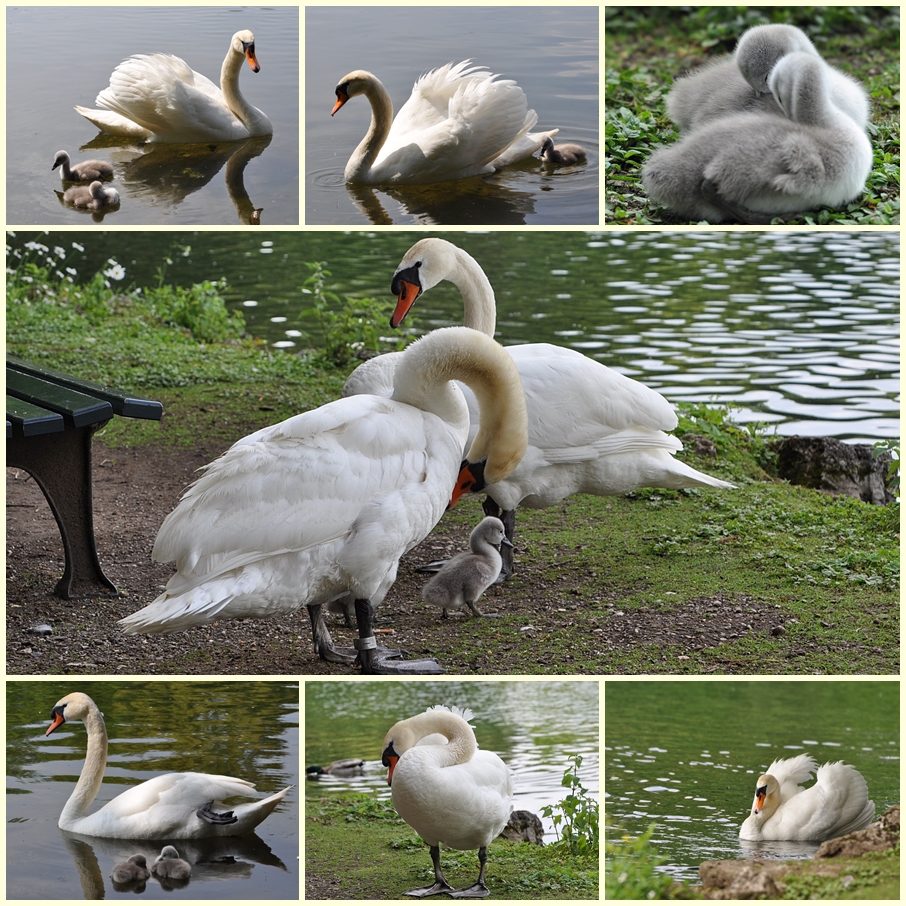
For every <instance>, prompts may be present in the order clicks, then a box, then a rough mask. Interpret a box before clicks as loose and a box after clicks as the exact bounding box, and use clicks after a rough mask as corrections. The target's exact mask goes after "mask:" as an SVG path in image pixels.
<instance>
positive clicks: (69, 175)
mask: <svg viewBox="0 0 906 906" xmlns="http://www.w3.org/2000/svg"><path fill="white" fill-rule="evenodd" d="M57 167H60V178H61V179H62V180H63V182H87V181H88V180H93V179H112V178H113V167H112V166H111V165H110V164H108V163H107V161H105V160H83V161H82V162H81V163H79V164H72V165H71V166H70V162H69V155H68V154H67V153H66V152H65V151H57V153H56V154H55V155H54V159H53V166H52V167H51V168H50V169H51V170H56V169H57Z"/></svg>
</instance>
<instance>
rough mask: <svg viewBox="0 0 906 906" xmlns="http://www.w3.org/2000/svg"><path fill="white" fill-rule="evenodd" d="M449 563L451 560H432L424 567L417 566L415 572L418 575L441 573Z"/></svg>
mask: <svg viewBox="0 0 906 906" xmlns="http://www.w3.org/2000/svg"><path fill="white" fill-rule="evenodd" d="M449 562H450V561H449V560H432V561H431V562H430V563H426V564H425V565H424V566H416V567H415V571H416V572H417V573H439V572H440V571H441V570H442V569H443V568H444V566H446V564H447V563H449Z"/></svg>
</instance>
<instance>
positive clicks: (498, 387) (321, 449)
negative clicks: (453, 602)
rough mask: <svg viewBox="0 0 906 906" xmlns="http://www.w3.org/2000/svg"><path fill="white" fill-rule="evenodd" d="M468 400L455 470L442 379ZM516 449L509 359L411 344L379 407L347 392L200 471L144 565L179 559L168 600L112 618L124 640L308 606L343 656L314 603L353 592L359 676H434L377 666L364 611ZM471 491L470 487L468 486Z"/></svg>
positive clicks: (478, 350) (447, 333) (442, 337)
mask: <svg viewBox="0 0 906 906" xmlns="http://www.w3.org/2000/svg"><path fill="white" fill-rule="evenodd" d="M455 379H458V380H463V381H465V382H466V383H467V384H468V385H469V386H470V387H471V388H472V389H473V391H474V392H475V394H476V396H477V397H478V400H479V406H480V410H481V416H482V430H481V431H479V433H478V435H477V436H476V437H475V439H474V441H473V442H472V445H471V448H469V453H468V457H467V462H466V463H465V465H464V466H463V469H462V473H463V474H462V480H461V481H460V479H459V478H458V476H459V475H460V466H461V464H462V460H463V450H464V449H465V448H466V439H467V437H468V434H469V414H468V408H467V406H466V403H465V400H464V399H463V396H462V392H461V391H460V390H459V389H458V388H457V387H456V385H455V384H454V383H452V381H453V380H455ZM525 444H526V415H525V397H524V395H523V392H522V385H521V383H520V381H519V373H518V372H517V370H516V368H515V366H514V365H513V363H512V360H511V359H510V357H509V356H508V355H507V354H506V353H505V352H504V351H503V349H502V347H500V346H499V345H498V344H497V343H495V342H494V341H493V340H492V339H490V338H488V337H486V336H484V335H482V334H480V333H478V332H477V331H474V330H469V329H468V328H466V327H448V328H445V329H442V330H436V331H434V332H433V333H430V334H428V335H427V336H425V337H422V339H420V340H419V341H418V342H416V343H414V344H413V345H412V346H410V347H409V348H408V349H407V350H406V351H405V352H404V353H402V354H401V357H400V360H399V366H398V367H397V370H396V374H395V378H394V389H393V395H392V398H390V399H384V398H381V397H377V396H356V397H352V398H349V399H342V400H337V401H335V402H332V403H328V404H327V405H326V406H321V408H319V409H315V410H314V411H311V412H305V413H303V414H301V415H296V416H294V417H293V418H290V419H287V420H286V421H284V422H281V423H280V424H278V425H272V426H271V427H269V428H263V429H262V430H260V431H257V432H255V433H254V434H251V435H249V436H248V437H246V438H243V439H242V440H240V441H238V442H237V443H236V444H234V445H233V446H232V447H231V448H230V449H229V450H228V451H227V452H226V453H224V454H223V455H222V456H221V457H220V458H219V459H217V460H215V461H214V462H213V463H211V464H210V465H209V466H208V467H207V469H206V470H205V473H204V475H203V476H202V477H201V478H199V479H198V480H197V481H196V482H195V484H193V485H192V486H191V487H190V488H189V489H188V490H187V491H186V493H185V494H184V495H183V498H182V500H181V501H180V503H179V506H177V508H176V509H175V510H174V511H173V512H172V513H170V515H169V516H167V518H166V519H165V520H164V523H163V525H162V526H161V528H160V531H159V532H158V535H157V541H156V542H155V545H154V551H153V557H154V559H155V560H159V561H167V560H175V561H176V568H177V573H176V575H175V576H173V578H172V579H170V582H169V583H168V585H167V589H166V591H165V592H164V593H163V594H162V595H161V596H160V597H159V598H157V600H155V601H154V602H152V603H151V604H149V605H148V606H147V607H145V608H144V609H143V610H140V611H139V612H138V613H134V614H132V615H131V616H128V617H126V618H125V619H124V620H121V621H120V623H121V625H122V626H123V627H124V628H125V630H126V631H127V632H175V631H177V630H180V629H186V628H188V627H190V626H197V625H199V624H202V623H210V622H213V621H214V620H222V619H228V618H238V617H267V616H271V615H275V614H280V613H291V612H293V611H295V610H298V609H299V608H300V607H302V606H303V605H306V606H307V607H308V611H309V615H310V618H311V623H312V632H313V635H314V640H315V648H316V650H317V651H318V652H319V654H320V656H321V657H322V658H324V659H325V660H333V661H336V662H339V663H352V662H353V661H354V660H355V652H349V653H344V652H341V651H338V650H337V649H335V648H334V647H333V642H332V640H331V638H330V634H329V632H328V631H327V628H326V626H325V625H324V623H323V618H322V616H321V606H322V605H323V604H326V603H328V602H329V601H332V600H334V599H337V598H340V597H342V596H344V595H345V594H346V593H350V594H352V595H354V597H355V611H356V619H357V623H358V629H359V640H357V647H360V649H361V650H360V652H359V653H360V657H359V660H360V662H361V663H362V669H363V671H364V672H369V673H370V672H386V673H403V672H424V671H425V670H431V671H433V672H439V668H438V667H437V664H436V662H434V661H416V662H412V663H407V662H405V661H396V662H393V663H387V662H386V660H385V659H386V658H387V657H388V656H389V653H387V652H382V653H379V652H378V651H377V650H376V649H375V647H374V646H375V642H374V633H373V630H372V616H373V607H374V605H375V604H378V603H380V601H382V600H383V598H384V595H385V594H386V593H387V590H388V589H389V588H390V586H391V585H392V584H393V582H394V580H395V579H396V571H397V566H398V565H399V559H400V557H401V556H402V555H403V554H404V553H406V551H408V550H411V549H412V548H413V547H415V545H416V544H418V543H419V542H420V541H421V540H422V539H423V538H425V537H426V536H427V534H428V533H429V532H430V531H431V529H432V528H434V526H435V525H436V524H437V522H438V521H439V520H440V518H441V516H442V515H443V514H444V510H445V509H446V507H447V504H448V503H450V502H451V495H452V498H453V500H454V501H455V500H456V499H458V497H459V495H460V494H461V493H463V491H464V490H468V489H470V488H471V487H472V486H474V485H475V484H476V481H477V479H476V478H475V473H478V474H481V473H482V472H483V474H484V476H485V479H486V480H487V481H489V482H495V481H500V480H502V479H503V478H505V477H506V476H507V475H508V474H509V473H510V472H511V471H512V470H513V468H514V467H515V466H516V464H517V463H518V462H519V460H520V459H521V458H522V455H523V452H524V451H525ZM476 489H480V486H478V487H477V488H476Z"/></svg>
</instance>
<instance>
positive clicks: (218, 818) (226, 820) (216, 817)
mask: <svg viewBox="0 0 906 906" xmlns="http://www.w3.org/2000/svg"><path fill="white" fill-rule="evenodd" d="M195 814H196V815H197V816H198V817H199V818H201V820H202V821H207V822H208V824H235V823H236V822H237V821H238V820H239V819H238V818H237V817H236V816H235V815H234V814H233V813H232V812H215V811H214V800H213V799H211V800H210V801H209V802H206V803H205V804H204V805H203V806H202V807H201V808H200V809H198V810H197V811H196V812H195Z"/></svg>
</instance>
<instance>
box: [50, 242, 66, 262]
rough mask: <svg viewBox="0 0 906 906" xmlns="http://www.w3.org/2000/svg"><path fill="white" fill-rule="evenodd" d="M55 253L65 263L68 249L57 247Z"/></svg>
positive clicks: (54, 249)
mask: <svg viewBox="0 0 906 906" xmlns="http://www.w3.org/2000/svg"><path fill="white" fill-rule="evenodd" d="M53 253H54V254H55V255H56V256H57V258H59V259H60V260H61V261H63V260H64V259H65V258H66V249H64V248H61V247H60V246H59V245H55V246H54V248H53Z"/></svg>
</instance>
